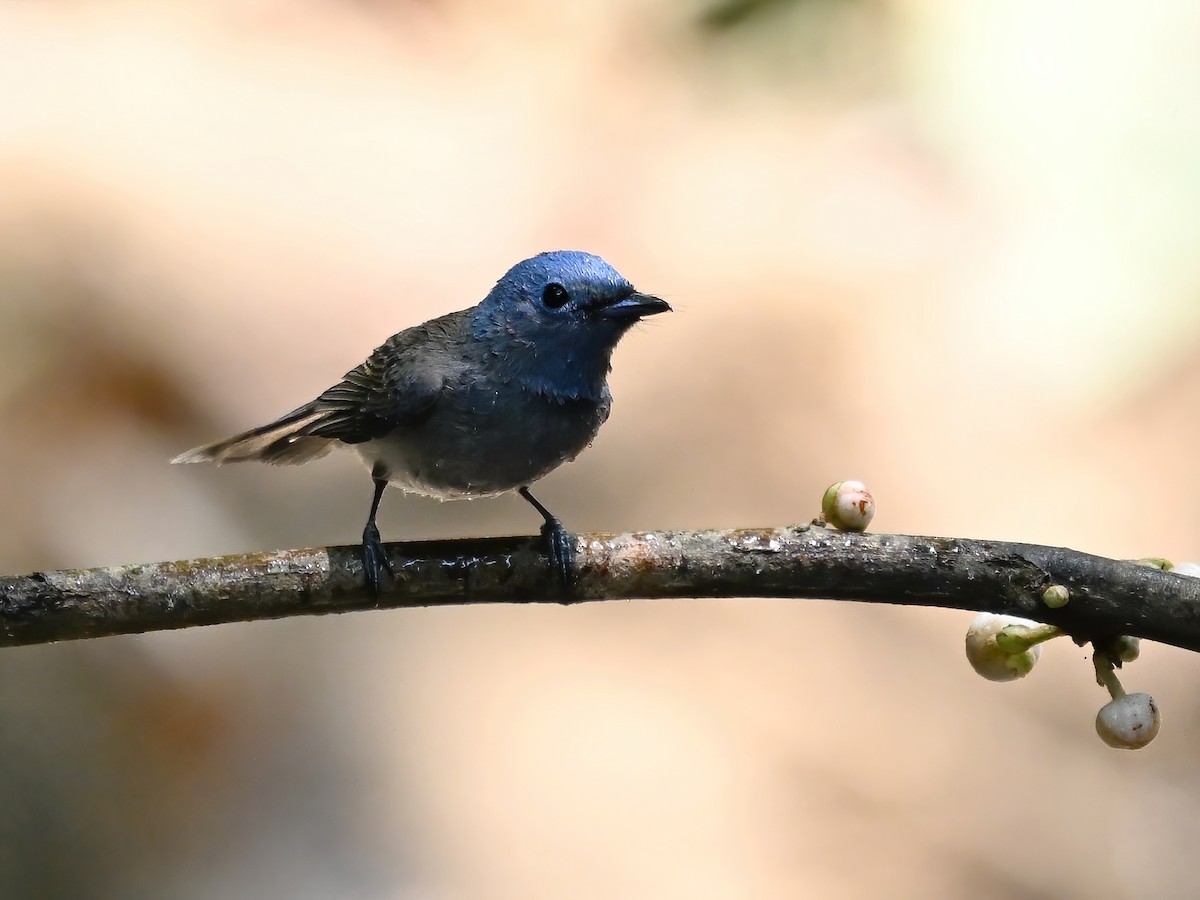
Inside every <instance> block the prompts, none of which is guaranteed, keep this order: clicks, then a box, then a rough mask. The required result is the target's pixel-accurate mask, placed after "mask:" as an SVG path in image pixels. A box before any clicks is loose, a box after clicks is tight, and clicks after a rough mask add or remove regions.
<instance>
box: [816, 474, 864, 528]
mask: <svg viewBox="0 0 1200 900" xmlns="http://www.w3.org/2000/svg"><path fill="white" fill-rule="evenodd" d="M821 512H822V513H824V514H825V521H826V522H828V523H829V524H830V525H832V526H833V527H834V528H837V529H838V530H840V531H866V530H867V526H868V525H870V524H871V519H873V518H875V498H874V497H872V496H871V493H870V491H868V490H867V488H866V485H864V484H863V483H862V482H861V481H839V482H837V483H836V484H831V485H830V486H829V487H828V488H826V489H825V496H824V497H822V498H821Z"/></svg>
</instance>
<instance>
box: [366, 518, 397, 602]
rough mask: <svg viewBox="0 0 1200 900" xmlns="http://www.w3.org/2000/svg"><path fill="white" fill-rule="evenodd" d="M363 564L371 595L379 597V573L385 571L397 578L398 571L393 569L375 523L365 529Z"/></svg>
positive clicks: (369, 524)
mask: <svg viewBox="0 0 1200 900" xmlns="http://www.w3.org/2000/svg"><path fill="white" fill-rule="evenodd" d="M362 563H363V574H364V575H366V577H367V587H369V588H370V589H371V593H372V594H374V595H375V596H376V598H378V597H379V573H380V572H381V571H383V570H384V569H386V570H387V573H388V574H389V575H391V576H392V579H393V580H395V578H396V570H395V569H393V568H392V561H391V560H390V559H388V555H387V550H385V549H384V547H383V541H382V540H381V539H380V537H379V528H378V526H377V525H376V524H375V523H374V522H370V523H368V524H367V527H366V528H364V529H363V540H362Z"/></svg>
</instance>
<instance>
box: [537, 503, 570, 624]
mask: <svg viewBox="0 0 1200 900" xmlns="http://www.w3.org/2000/svg"><path fill="white" fill-rule="evenodd" d="M542 540H543V541H545V542H546V555H547V556H548V557H549V558H550V570H551V571H552V572H553V573H554V577H555V580H556V581H557V582H558V586H559V587H560V588H562V591H563V602H564V603H566V602H570V599H571V590H572V587H573V586H574V582H575V538H573V537H571V535H570V533H569V532H568V531H567V529H565V528H563V523H562V522H560V521H558V519H557V518H556V517H554V516H550V517H549V518H547V519H546V524H544V525H543V526H542Z"/></svg>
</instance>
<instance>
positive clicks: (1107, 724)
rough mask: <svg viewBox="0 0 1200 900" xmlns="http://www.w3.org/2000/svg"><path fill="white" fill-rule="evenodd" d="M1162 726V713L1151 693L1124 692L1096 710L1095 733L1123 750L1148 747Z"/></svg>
mask: <svg viewBox="0 0 1200 900" xmlns="http://www.w3.org/2000/svg"><path fill="white" fill-rule="evenodd" d="M1160 725H1162V714H1161V713H1159V711H1158V704H1157V703H1155V702H1154V698H1153V697H1151V696H1150V695H1149V694H1125V695H1124V696H1122V697H1117V698H1116V699H1115V700H1113V701H1111V702H1110V703H1107V704H1105V705H1104V707H1103V708H1101V710H1100V712H1098V713H1096V733H1097V734H1098V735H1100V739H1101V740H1103V741H1104V743H1106V744H1108V746H1110V747H1116V748H1118V749H1120V750H1137V749H1139V748H1141V747H1145V746H1146V745H1147V744H1148V743H1150V742H1151V741H1152V740H1154V736H1155V735H1157V734H1158V729H1159V726H1160Z"/></svg>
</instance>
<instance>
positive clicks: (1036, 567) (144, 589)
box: [0, 526, 1200, 650]
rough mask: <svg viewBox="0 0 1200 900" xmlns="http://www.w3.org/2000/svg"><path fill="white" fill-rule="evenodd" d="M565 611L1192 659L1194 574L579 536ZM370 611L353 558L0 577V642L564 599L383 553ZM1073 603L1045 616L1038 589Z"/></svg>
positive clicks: (407, 552) (397, 547)
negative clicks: (805, 612)
mask: <svg viewBox="0 0 1200 900" xmlns="http://www.w3.org/2000/svg"><path fill="white" fill-rule="evenodd" d="M576 547H577V558H576V581H575V586H574V591H573V594H572V597H571V602H584V601H587V602H591V601H600V600H632V599H654V598H664V597H693V598H704V597H780V598H825V599H831V600H857V601H863V602H870V603H899V604H908V605H916V606H943V607H952V608H956V609H965V610H979V611H987V612H997V613H1010V614H1013V615H1020V616H1026V617H1028V618H1032V619H1038V620H1040V621H1043V622H1048V623H1051V624H1054V625H1058V626H1059V627H1061V628H1063V629H1064V630H1066V631H1067V632H1069V633H1070V634H1072V635H1073V636H1074V637H1076V638H1077V639H1080V640H1091V639H1095V638H1105V637H1110V636H1114V635H1118V634H1129V635H1136V636H1138V637H1143V638H1149V639H1151V640H1156V641H1161V642H1163V643H1167V644H1174V645H1175V646H1177V647H1183V648H1186V649H1189V650H1197V649H1200V579H1197V578H1189V577H1185V576H1182V575H1173V574H1171V573H1169V572H1163V571H1160V570H1158V569H1155V568H1152V567H1148V566H1144V565H1139V564H1136V563H1132V562H1121V561H1117V560H1111V559H1104V558H1102V557H1098V556H1091V555H1088V554H1085V553H1079V552H1076V551H1073V550H1066V549H1062V548H1058V547H1042V546H1037V545H1033V544H1014V543H1004V542H1000V541H978V540H965V539H959V538H943V537H916V536H910V535H898V534H846V533H842V532H838V531H833V530H831V529H827V528H823V527H818V526H811V527H810V526H798V527H788V528H767V529H737V530H732V531H701V532H648V533H638V534H621V535H610V534H585V535H579V536H578V537H577V542H576ZM387 550H388V552H389V554H390V556H391V559H392V562H393V565H394V566H395V569H396V573H397V579H396V581H395V582H391V581H385V589H384V591H383V592H382V594H381V596H380V597H379V598H378V600H376V598H375V597H373V596H371V594H370V593H369V592H368V591H367V589H366V588H365V586H364V583H363V574H362V564H361V562H360V560H359V549H358V548H357V547H330V548H321V549H314V550H284V551H278V552H274V553H254V554H246V555H240V556H225V557H220V558H216V559H199V560H192V561H188V562H171V563H155V564H151V565H134V566H124V567H119V568H107V569H86V570H67V571H59V572H35V573H34V574H32V575H25V576H3V577H0V645H5V646H15V645H20V644H36V643H46V642H51V641H63V640H75V639H78V638H89V637H102V636H106V635H114V634H131V633H138V632H145V631H159V630H163V629H169V628H186V627H190V626H194V625H213V624H217V623H221V622H244V621H250V620H257V619H274V618H281V617H284V616H299V615H320V614H324V613H334V612H349V611H352V610H362V609H376V608H402V607H414V606H446V605H459V604H470V603H542V602H563V597H562V594H561V592H559V591H557V590H556V588H555V581H554V579H553V578H552V577H551V574H550V572H549V570H548V568H547V565H546V562H545V558H544V557H543V555H542V554H541V552H540V545H539V543H538V542H537V541H536V540H534V539H531V538H486V539H478V540H460V541H429V542H421V543H409V544H390V545H388V547H387ZM1051 584H1060V585H1063V586H1065V587H1067V588H1068V589H1069V591H1070V601H1069V602H1068V603H1067V604H1066V606H1064V607H1062V608H1060V609H1049V608H1047V607H1046V606H1045V605H1044V604H1043V603H1042V601H1041V595H1042V592H1043V590H1044V589H1045V588H1046V587H1047V586H1049V585H1051Z"/></svg>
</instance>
